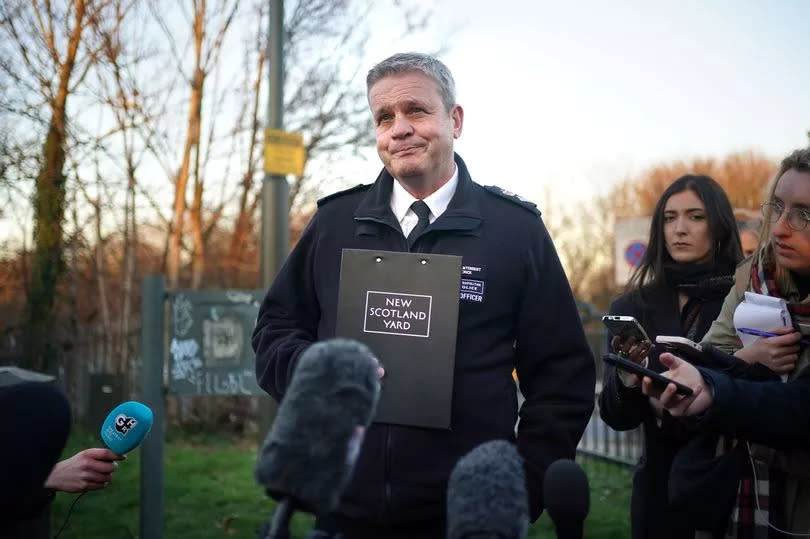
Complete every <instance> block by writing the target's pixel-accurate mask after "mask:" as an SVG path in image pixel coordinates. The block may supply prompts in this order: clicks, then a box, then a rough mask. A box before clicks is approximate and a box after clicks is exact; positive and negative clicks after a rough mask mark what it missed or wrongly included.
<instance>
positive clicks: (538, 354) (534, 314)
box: [515, 221, 595, 520]
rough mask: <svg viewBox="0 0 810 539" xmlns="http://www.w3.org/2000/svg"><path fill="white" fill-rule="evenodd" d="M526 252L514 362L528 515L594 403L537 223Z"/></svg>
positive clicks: (582, 344) (590, 371) (567, 300)
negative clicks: (520, 396)
mask: <svg viewBox="0 0 810 539" xmlns="http://www.w3.org/2000/svg"><path fill="white" fill-rule="evenodd" d="M539 228H540V232H539V233H538V234H536V235H535V237H536V239H535V240H534V243H533V244H532V246H531V248H530V250H529V252H528V253H527V255H528V261H527V262H528V263H527V265H526V266H527V268H528V270H527V275H526V277H525V278H526V285H525V289H524V290H525V294H524V296H523V299H522V301H521V305H520V309H519V312H518V313H517V314H518V317H517V332H516V344H515V352H516V368H517V374H518V380H519V382H520V390H521V392H522V393H523V396H524V397H525V399H526V400H525V401H524V403H523V405H522V406H521V408H520V423H519V425H518V437H517V439H518V448H519V450H520V453H521V455H522V456H523V458H524V462H525V469H526V482H527V486H528V490H529V502H530V513H531V519H532V520H535V519H536V518H537V517H538V516H539V515H540V513H541V512H542V510H543V507H544V503H543V495H542V493H543V477H544V474H545V470H546V468H548V466H549V465H550V464H551V463H552V462H554V461H555V460H557V459H573V458H574V456H575V454H576V448H577V444H578V443H579V440H580V438H581V436H582V433H583V432H584V430H585V426H586V425H587V423H588V420H589V419H590V417H591V414H592V412H593V407H594V386H595V373H594V361H593V355H592V353H591V350H590V347H589V346H588V342H587V340H586V338H585V332H584V330H583V327H582V321H581V320H580V317H579V312H578V311H577V308H576V304H575V302H574V297H573V294H572V293H571V289H570V287H569V285H568V280H567V279H566V277H565V273H564V272H563V269H562V266H561V265H560V261H559V259H558V258H557V253H556V251H555V250H554V245H553V244H552V242H551V238H550V237H549V235H548V232H547V231H546V230H545V227H544V226H543V225H542V221H541V222H540V224H539Z"/></svg>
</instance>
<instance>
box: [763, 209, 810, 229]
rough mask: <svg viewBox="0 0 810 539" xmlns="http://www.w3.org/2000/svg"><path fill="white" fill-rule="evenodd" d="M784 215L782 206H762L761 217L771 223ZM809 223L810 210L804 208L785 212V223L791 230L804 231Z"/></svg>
mask: <svg viewBox="0 0 810 539" xmlns="http://www.w3.org/2000/svg"><path fill="white" fill-rule="evenodd" d="M783 213H785V206H784V204H780V203H778V202H766V203H765V204H763V205H762V215H763V216H764V217H765V219H768V220H769V221H770V222H771V223H775V222H777V221H778V220H779V218H780V217H782V214H783ZM808 222H810V210H807V209H804V208H791V209H790V211H789V212H787V223H788V226H790V228H792V229H793V230H804V229H805V228H807V223H808Z"/></svg>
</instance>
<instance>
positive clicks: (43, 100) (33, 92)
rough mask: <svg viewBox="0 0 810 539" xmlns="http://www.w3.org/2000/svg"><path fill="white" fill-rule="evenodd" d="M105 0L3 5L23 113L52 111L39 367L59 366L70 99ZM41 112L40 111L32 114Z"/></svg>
mask: <svg viewBox="0 0 810 539" xmlns="http://www.w3.org/2000/svg"><path fill="white" fill-rule="evenodd" d="M106 6H107V2H103V1H96V2H93V1H86V0H74V1H68V2H65V3H64V4H61V5H59V6H54V5H53V4H52V3H51V2H44V3H42V4H40V3H37V2H22V1H16V2H15V1H7V2H4V3H3V4H2V7H0V9H1V10H2V11H0V13H2V31H3V34H4V35H5V38H6V39H8V43H10V46H9V52H13V55H12V56H11V57H10V59H8V60H6V61H5V62H3V64H2V69H3V70H4V71H5V73H6V74H7V75H8V76H9V77H11V78H13V80H15V82H18V83H19V84H20V87H21V89H23V90H28V92H27V93H26V94H25V95H24V96H23V97H22V99H21V103H20V105H21V106H20V111H21V112H30V111H32V109H33V108H35V107H43V106H44V108H45V110H46V111H47V120H46V133H45V140H44V142H43V144H42V161H41V163H40V170H39V173H38V175H37V178H36V182H35V190H34V195H33V207H34V231H33V232H34V260H33V267H32V277H31V286H30V290H29V294H28V302H27V316H26V319H27V324H26V329H27V335H26V339H25V342H26V356H27V359H28V361H29V365H30V366H31V367H33V368H35V369H39V370H52V369H53V368H54V367H55V359H56V357H57V353H58V348H57V346H56V344H55V342H56V340H57V339H55V323H54V322H55V316H54V315H55V312H54V307H55V298H56V293H57V283H58V282H59V278H60V276H61V275H62V272H63V270H64V263H63V257H62V227H63V222H64V218H65V193H66V189H65V174H64V170H63V169H64V165H65V150H66V145H67V123H68V114H67V110H68V99H69V97H70V95H71V94H72V93H73V91H74V90H75V88H76V86H77V85H78V84H80V83H81V82H82V80H83V79H84V77H85V76H86V75H87V72H88V70H89V69H90V66H91V65H92V64H93V61H94V57H95V52H96V51H95V50H94V49H93V47H92V45H88V43H87V33H86V32H85V30H86V29H87V27H88V26H89V24H90V23H91V21H93V20H95V19H98V18H101V17H103V16H104V15H103V12H104V10H105V8H106ZM31 116H35V117H36V116H38V113H31Z"/></svg>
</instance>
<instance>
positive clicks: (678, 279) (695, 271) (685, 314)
mask: <svg viewBox="0 0 810 539" xmlns="http://www.w3.org/2000/svg"><path fill="white" fill-rule="evenodd" d="M663 269H664V271H663V273H664V282H665V283H666V284H667V286H671V287H674V288H675V290H676V291H677V292H678V293H682V294H684V295H686V296H687V297H688V298H689V300H688V301H687V303H686V305H684V307H683V309H682V310H681V329H682V330H683V334H684V336H685V337H686V338H688V339H691V340H693V341H698V340H700V338H701V337H702V336H703V335H702V333H705V331H699V326H700V321H701V319H703V318H706V319H708V320H707V321H708V322H711V321H712V320H714V317H715V315H716V313H714V312H712V313H706V315H705V316H701V314H702V311H703V309H704V306H705V305H706V304H707V303H709V302H712V301H716V300H721V299H723V298H724V297H726V295H727V294H728V291H729V290H730V289H731V287H732V286H733V285H734V267H733V265H731V264H723V263H720V264H717V263H714V262H705V263H677V262H672V263H670V262H668V263H665V264H664V268H663ZM706 329H708V327H707V328H706Z"/></svg>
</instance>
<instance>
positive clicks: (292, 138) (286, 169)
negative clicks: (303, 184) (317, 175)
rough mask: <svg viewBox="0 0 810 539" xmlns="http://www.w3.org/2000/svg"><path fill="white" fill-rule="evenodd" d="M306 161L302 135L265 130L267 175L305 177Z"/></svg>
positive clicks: (277, 130)
mask: <svg viewBox="0 0 810 539" xmlns="http://www.w3.org/2000/svg"><path fill="white" fill-rule="evenodd" d="M306 160H307V152H306V149H305V148H304V137H302V136H301V133H291V132H289V131H284V130H283V129H269V128H268V129H265V130H264V171H265V172H266V173H267V174H276V175H279V176H283V175H285V174H293V175H295V176H303V175H304V163H306Z"/></svg>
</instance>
